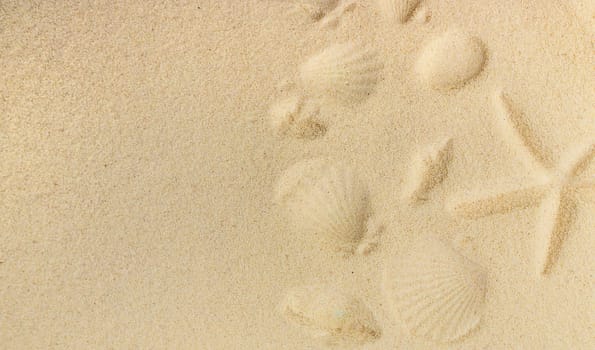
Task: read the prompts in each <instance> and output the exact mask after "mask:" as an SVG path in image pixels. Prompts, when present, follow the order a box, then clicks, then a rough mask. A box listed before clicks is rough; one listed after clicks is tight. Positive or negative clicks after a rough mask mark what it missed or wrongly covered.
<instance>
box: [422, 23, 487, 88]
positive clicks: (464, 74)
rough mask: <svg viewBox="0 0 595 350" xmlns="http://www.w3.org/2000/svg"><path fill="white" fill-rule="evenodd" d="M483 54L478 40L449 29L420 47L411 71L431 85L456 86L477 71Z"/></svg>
mask: <svg viewBox="0 0 595 350" xmlns="http://www.w3.org/2000/svg"><path fill="white" fill-rule="evenodd" d="M486 57H487V56H486V50H485V48H484V45H483V43H482V42H481V40H479V39H478V38H476V37H474V36H471V35H469V34H467V33H465V32H462V31H459V30H449V31H447V32H446V33H444V34H442V35H441V36H439V37H437V38H435V39H434V40H433V41H431V42H430V43H428V44H427V45H426V46H425V47H424V48H423V49H422V52H421V54H420V56H419V57H418V59H417V62H416V63H415V71H416V73H417V75H418V76H419V78H420V80H421V81H422V82H424V83H425V84H427V85H428V86H430V87H431V88H433V89H436V90H442V91H444V90H449V89H454V88H460V87H461V86H463V85H464V84H465V83H467V82H468V81H469V80H471V79H472V78H473V77H475V76H477V75H478V74H479V73H480V72H481V70H482V69H483V66H484V64H485V61H486Z"/></svg>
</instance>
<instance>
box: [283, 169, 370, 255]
mask: <svg viewBox="0 0 595 350" xmlns="http://www.w3.org/2000/svg"><path fill="white" fill-rule="evenodd" d="M275 201H276V202H277V203H279V204H281V205H283V206H284V207H285V208H286V209H287V210H288V213H289V216H290V218H291V222H292V224H293V226H294V228H295V229H296V232H298V233H300V234H304V235H306V236H308V237H312V238H314V239H317V240H319V241H320V242H321V243H322V244H323V245H325V246H328V247H330V248H332V249H334V250H337V251H344V252H349V253H350V252H354V251H356V250H357V248H358V245H360V244H368V243H367V242H366V239H364V236H365V234H366V226H367V221H368V218H369V203H368V192H367V189H366V186H365V184H364V183H363V182H362V181H361V179H360V178H359V177H358V176H357V174H356V172H355V171H354V170H353V169H352V168H351V167H349V166H346V165H343V164H333V163H330V162H328V161H326V160H323V159H311V160H305V161H301V162H299V163H297V164H295V165H294V166H292V167H290V168H289V169H287V170H286V171H285V173H284V174H283V175H282V176H281V177H280V179H279V181H278V183H277V187H276V193H275Z"/></svg>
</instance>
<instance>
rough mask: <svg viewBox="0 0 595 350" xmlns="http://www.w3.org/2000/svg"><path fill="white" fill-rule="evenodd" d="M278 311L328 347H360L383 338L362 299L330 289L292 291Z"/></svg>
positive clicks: (312, 288)
mask: <svg viewBox="0 0 595 350" xmlns="http://www.w3.org/2000/svg"><path fill="white" fill-rule="evenodd" d="M279 310H280V312H281V314H282V315H283V316H284V317H285V318H286V319H287V320H288V321H290V322H292V323H294V324H297V325H300V326H302V327H304V328H306V329H307V330H308V331H309V332H310V334H311V336H312V337H314V338H318V339H321V340H322V341H323V342H324V343H326V344H327V345H345V346H349V345H361V344H364V343H368V342H372V341H374V340H376V339H378V338H379V337H380V336H381V334H382V332H381V329H380V327H379V326H378V324H377V323H376V320H375V319H374V315H373V314H372V312H371V311H370V309H369V308H368V307H367V306H366V305H365V304H364V303H363V302H362V301H361V300H360V299H359V298H357V297H355V296H352V295H349V294H346V293H343V292H340V291H338V290H336V289H334V288H331V287H327V286H320V285H314V286H303V287H298V288H295V289H292V290H290V291H288V292H287V294H286V295H285V297H284V298H283V300H282V301H281V303H280V305H279Z"/></svg>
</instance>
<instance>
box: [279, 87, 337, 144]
mask: <svg viewBox="0 0 595 350" xmlns="http://www.w3.org/2000/svg"><path fill="white" fill-rule="evenodd" d="M269 115H270V125H271V129H272V130H273V132H274V133H276V134H277V135H280V136H286V135H288V136H293V137H296V138H300V139H303V138H305V139H315V138H317V137H319V136H322V135H324V133H325V132H326V126H325V125H324V124H322V123H321V122H319V121H318V120H317V119H316V117H317V116H318V109H316V108H315V107H313V106H311V105H307V104H306V103H305V101H303V100H302V99H301V98H300V97H299V96H291V97H288V98H285V99H283V100H281V101H279V102H277V103H275V104H273V105H272V106H271V109H270V110H269Z"/></svg>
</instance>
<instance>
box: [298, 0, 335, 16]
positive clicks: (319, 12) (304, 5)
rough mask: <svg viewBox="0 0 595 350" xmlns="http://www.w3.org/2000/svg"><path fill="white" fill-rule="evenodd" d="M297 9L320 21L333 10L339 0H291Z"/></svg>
mask: <svg viewBox="0 0 595 350" xmlns="http://www.w3.org/2000/svg"><path fill="white" fill-rule="evenodd" d="M291 2H293V3H294V5H295V6H296V8H297V9H299V10H302V11H305V12H306V13H307V15H308V17H310V18H311V19H312V20H314V21H318V20H320V19H322V18H323V17H324V16H326V15H327V14H328V13H329V12H331V11H333V10H334V9H335V7H337V4H338V3H339V0H291Z"/></svg>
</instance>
